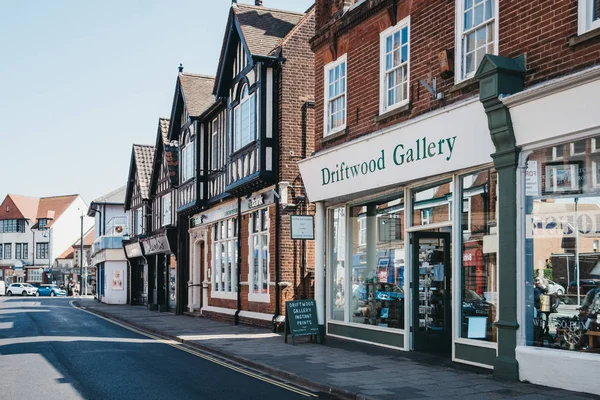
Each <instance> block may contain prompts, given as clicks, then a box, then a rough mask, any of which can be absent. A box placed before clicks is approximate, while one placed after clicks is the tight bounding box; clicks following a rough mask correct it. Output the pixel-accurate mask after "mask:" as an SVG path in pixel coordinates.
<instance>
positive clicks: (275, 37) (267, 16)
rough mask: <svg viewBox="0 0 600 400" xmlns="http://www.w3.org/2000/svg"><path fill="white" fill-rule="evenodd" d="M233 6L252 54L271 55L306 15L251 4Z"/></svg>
mask: <svg viewBox="0 0 600 400" xmlns="http://www.w3.org/2000/svg"><path fill="white" fill-rule="evenodd" d="M231 8H232V10H233V11H234V13H235V16H236V17H237V19H238V22H239V25H240V27H241V28H242V33H243V35H244V39H245V41H246V45H247V46H248V50H249V52H250V54H252V55H261V56H266V55H269V54H270V53H271V51H273V49H275V47H277V45H278V44H279V42H280V41H281V39H283V38H284V37H285V36H286V35H287V34H288V32H289V31H291V30H292V28H293V27H294V26H296V24H297V23H298V22H300V19H302V17H303V16H304V13H297V12H292V11H285V10H277V9H274V8H266V7H262V6H252V5H249V4H233V5H232V7H231Z"/></svg>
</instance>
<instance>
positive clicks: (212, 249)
mask: <svg viewBox="0 0 600 400" xmlns="http://www.w3.org/2000/svg"><path fill="white" fill-rule="evenodd" d="M340 3H344V4H343V6H344V7H345V8H342V9H341V11H340V10H338V11H339V12H334V11H335V10H333V11H332V10H331V9H330V8H331V7H334V8H335V7H336V6H331V5H327V2H325V1H317V4H316V5H315V7H314V8H311V9H310V10H309V11H307V13H306V14H296V15H295V14H293V13H292V14H285V15H282V14H278V13H279V11H277V10H271V9H267V8H264V7H262V6H258V5H257V6H247V5H242V4H239V5H238V4H233V5H232V8H231V11H230V15H229V19H228V23H227V24H228V25H227V34H226V36H225V40H224V50H223V51H222V55H221V59H220V61H219V70H218V71H217V76H216V78H210V77H205V76H200V75H194V74H188V73H184V72H183V71H182V70H180V73H179V74H178V77H177V82H176V88H175V96H174V102H173V106H172V111H171V116H170V118H169V119H168V120H167V119H163V120H161V121H162V125H161V122H159V131H158V134H157V141H156V143H157V144H156V146H146V147H144V146H139V145H134V149H133V153H132V163H131V167H130V173H129V181H128V185H129V186H128V191H127V192H128V194H127V198H126V209H127V210H128V211H129V212H130V227H129V230H130V236H131V238H130V239H129V240H128V241H126V242H125V251H126V254H127V258H128V277H127V282H128V288H129V289H128V291H129V292H128V293H129V298H128V301H129V302H130V303H132V304H143V305H148V306H149V307H150V308H153V309H159V310H171V311H175V312H177V313H198V314H201V315H203V316H207V317H210V318H215V319H221V320H226V321H231V322H234V323H240V322H241V323H248V324H254V325H260V326H265V327H270V328H273V329H275V330H276V329H278V328H279V327H280V326H281V323H282V322H283V316H284V310H285V301H287V300H295V299H303V298H314V299H315V300H316V303H317V314H318V321H319V325H320V328H321V331H322V334H323V335H324V336H331V337H339V338H343V339H347V340H352V341H358V342H366V343H369V344H375V345H378V346H383V347H388V348H393V349H399V350H405V351H425V352H431V351H434V352H438V353H440V354H446V355H447V356H448V357H451V358H452V360H454V361H456V362H460V363H466V364H471V365H474V366H478V367H482V368H487V369H492V370H493V371H494V374H495V375H496V376H498V377H501V378H506V379H513V380H517V379H520V380H526V381H530V382H533V383H539V384H544V385H550V386H556V387H561V388H566V389H572V390H579V391H582V390H583V391H588V392H592V393H600V386H599V384H598V383H597V381H596V379H595V374H596V371H598V367H599V366H600V356H599V355H598V352H599V350H598V348H600V338H598V337H597V336H599V332H600V328H599V325H598V323H597V322H596V318H597V314H598V312H600V280H599V279H600V253H599V252H598V251H599V250H598V241H599V240H600V229H598V227H597V224H598V223H600V222H599V221H600V172H599V171H600V168H599V167H598V164H597V162H598V161H600V119H599V118H598V113H597V112H595V108H597V107H596V104H597V102H596V101H595V98H596V97H597V96H596V94H595V93H597V90H598V89H600V68H599V67H598V66H597V64H598V60H599V57H595V58H594V57H592V56H590V55H589V52H590V51H597V50H598V43H597V42H594V41H592V42H588V43H586V44H584V45H583V47H581V46H582V45H581V44H580V43H581V42H577V43H576V44H574V45H573V46H572V47H571V48H568V51H571V52H574V53H577V52H581V51H587V53H586V54H587V55H586V57H588V58H587V59H585V60H581V63H580V64H573V65H570V66H569V69H568V71H565V74H562V75H560V76H559V75H557V74H554V75H552V74H550V73H547V74H545V75H544V74H541V73H540V75H539V76H536V78H535V79H533V78H532V77H531V75H530V72H531V70H532V68H535V65H536V64H535V60H536V58H535V54H536V51H538V50H539V49H537V48H527V50H528V51H529V54H533V55H534V56H533V57H534V58H533V60H534V61H533V62H528V61H527V60H526V58H525V57H517V56H518V55H519V54H521V53H522V51H521V50H522V48H517V50H515V48H512V47H511V50H510V51H508V50H507V49H508V48H507V47H506V48H505V47H503V46H508V44H507V42H508V41H507V42H500V45H498V42H497V41H496V42H495V43H492V45H491V47H489V50H491V51H489V52H487V53H489V54H487V55H485V56H483V55H482V57H480V60H481V62H479V63H477V65H478V68H477V69H476V70H472V71H471V74H470V76H468V78H466V79H465V76H463V77H462V78H460V79H457V80H455V79H451V78H448V77H446V78H443V77H442V76H440V77H438V81H437V88H436V89H435V90H437V91H438V93H437V94H439V93H445V96H446V97H444V95H442V96H438V95H437V94H436V96H433V97H431V98H430V96H429V94H427V95H423V94H422V93H421V94H418V93H417V92H418V89H416V87H419V85H422V83H421V82H420V81H419V80H420V79H422V78H423V79H424V78H425V74H424V75H423V76H415V77H414V78H411V79H413V80H414V82H412V81H409V80H408V78H406V80H407V82H408V83H407V84H406V88H407V89H406V91H405V94H406V98H407V102H406V103H405V104H402V103H398V104H397V105H396V106H395V108H394V109H391V110H390V108H389V107H388V108H385V107H382V108H380V109H379V111H378V113H377V114H376V115H375V118H373V115H370V114H369V115H367V114H368V112H366V111H364V110H369V109H370V108H369V107H370V106H373V104H376V105H377V106H381V105H382V104H387V103H386V102H385V101H387V100H385V101H384V100H381V98H380V97H381V96H380V95H379V94H377V93H378V92H379V91H380V90H381V88H382V87H386V86H385V84H384V83H381V82H380V77H379V76H376V75H373V76H371V75H370V74H366V73H365V69H364V68H366V67H365V66H364V65H361V64H360V63H359V62H358V58H357V57H360V56H365V57H371V56H373V55H372V54H371V55H369V54H367V55H365V54H366V53H364V52H367V51H369V50H368V48H369V47H368V46H360V45H359V43H363V42H361V40H362V41H369V40H373V41H375V42H376V46H375V47H376V50H377V51H376V53H377V54H376V55H375V56H374V57H376V59H379V57H380V55H381V56H382V59H381V60H383V59H385V51H384V49H385V48H386V47H385V46H386V43H387V37H386V35H387V34H388V33H389V37H391V38H392V39H391V41H390V42H389V43H394V41H395V40H397V41H399V43H400V44H399V45H398V46H399V47H402V46H403V45H402V43H403V39H401V38H402V35H408V33H406V32H415V33H414V35H417V33H418V32H422V31H421V30H419V29H420V27H421V26H424V25H427V24H429V20H428V19H427V18H425V17H423V15H424V14H422V13H420V11H421V9H420V7H425V6H424V5H414V6H413V8H414V9H411V7H408V6H405V5H403V3H402V4H399V3H401V2H395V1H391V0H390V1H376V2H358V3H357V4H356V5H354V4H346V3H348V2H340ZM349 3H353V2H349ZM450 3H453V2H444V4H443V5H441V6H440V10H441V11H440V12H446V11H448V12H449V13H450V14H452V15H454V14H455V12H456V9H455V8H454V7H455V6H456V7H458V5H455V4H452V6H451V5H450ZM459 3H461V4H462V2H457V3H456V4H459ZM487 3H489V2H486V4H487ZM340 7H341V6H340ZM461 7H463V6H461ZM492 10H494V9H492ZM495 10H497V11H498V8H497V7H496V8H495ZM498 12H500V13H502V10H499V11H498ZM315 14H316V20H315ZM250 15H252V17H250ZM267 15H268V18H275V19H286V20H287V22H288V26H289V28H288V29H289V30H287V31H282V32H279V33H278V34H279V41H277V42H276V43H277V45H275V46H274V47H272V48H270V49H268V51H265V50H264V49H262V48H259V47H258V46H257V47H254V45H253V43H252V35H249V34H246V35H245V32H249V30H245V29H252V28H256V26H260V23H259V22H260V18H267V17H266V16H267ZM486 15H487V14H486ZM491 15H492V16H491V17H490V21H491V22H489V23H490V24H491V25H490V26H491V27H492V28H493V27H494V24H496V26H495V29H496V33H498V32H500V35H501V37H503V36H502V34H503V33H504V34H506V35H508V34H507V31H503V30H502V29H501V27H500V28H498V26H497V24H498V16H497V15H494V14H493V13H492V14H491ZM359 16H360V17H359ZM254 18H257V19H256V20H255V19H254ZM407 18H408V19H407ZM315 21H316V27H315ZM494 21H495V22H494ZM571 22H572V21H571ZM361 26H362V27H365V26H370V29H371V31H373V32H371V33H373V35H372V38H371V36H369V35H370V33H369V32H370V31H369V30H365V29H359V28H360V27H361ZM405 28H406V30H404V29H405ZM395 31H397V32H399V35H398V38H396V36H394V35H395ZM423 34H424V35H434V36H435V34H436V31H435V29H433V30H432V31H431V32H428V33H423ZM353 35H358V36H356V37H353ZM412 35H413V33H410V36H412ZM496 36H497V35H496ZM307 38H311V39H310V44H309V42H308V40H307ZM359 39H360V40H359ZM454 39H455V38H454V37H452V38H449V39H448V40H449V41H450V44H444V45H440V46H445V48H450V47H451V45H452V44H453V42H454ZM410 40H413V39H408V36H407V38H406V41H407V42H408V43H411V42H410ZM380 41H381V42H380ZM380 43H381V48H380V47H379V44H380ZM561 46H562V45H561ZM576 46H579V47H576ZM311 47H312V49H311ZM558 47H560V46H558ZM563 47H564V46H563ZM567 47H568V46H567ZM523 49H524V48H523ZM307 50H308V51H307ZM564 50H565V49H563V48H562V47H560V51H564ZM407 51H408V46H407ZM430 51H431V50H430V49H429V48H427V50H425V46H424V47H423V48H417V47H415V48H414V49H413V50H410V52H411V53H410V54H411V55H410V57H411V61H410V62H411V63H412V66H411V68H412V69H413V70H414V71H420V70H419V68H418V67H419V65H420V64H419V63H429V61H427V60H429V58H427V57H428V56H430V54H422V55H421V54H420V52H430ZM539 51H541V50H539ZM313 52H314V54H313ZM360 52H363V53H360ZM380 52H381V54H380ZM273 54H275V55H276V56H273ZM494 54H510V55H511V56H510V57H508V56H501V55H494ZM403 57H404V56H403ZM562 57H567V56H566V55H563V56H562ZM569 57H574V58H576V57H577V56H576V55H572V56H569ZM463 61H464V60H463ZM381 62H383V61H381ZM307 65H311V66H312V65H314V68H312V67H311V68H308V72H307V67H306V66H307ZM354 65H359V67H356V68H355V69H353V68H354ZM374 65H375V68H377V69H379V66H378V65H377V64H374ZM428 65H429V64H428ZM538 65H539V64H538ZM406 68H408V66H406ZM428 68H431V67H428ZM542 69H543V66H542V67H539V68H538V69H537V71H538V72H539V71H540V70H542ZM407 71H408V69H407ZM458 71H459V69H457V71H456V72H455V73H456V74H457V75H459V72H458ZM301 72H302V73H301ZM313 72H314V73H313ZM384 72H385V71H384ZM433 72H434V73H435V74H437V73H438V72H439V71H438V67H437V65H436V67H435V68H433ZM444 72H445V73H447V72H448V71H447V70H445V71H444ZM567 72H568V74H567ZM461 74H462V73H461ZM446 75H447V74H446ZM383 76H386V75H385V74H383ZM407 76H409V75H408V74H407ZM429 82H430V84H431V83H432V82H431V81H429ZM380 84H381V85H382V86H380ZM413 84H414V85H413ZM336 85H337V86H336ZM369 85H372V86H374V89H373V91H374V92H375V93H376V95H375V97H372V96H370V94H369V92H368V88H369ZM365 88H367V89H365ZM408 88H411V89H410V90H409V89H408ZM429 88H430V89H431V86H430V87H429ZM421 89H422V90H423V91H424V90H425V89H423V88H421ZM409 93H410V94H409ZM353 96H354V97H353ZM340 104H342V106H341V107H340V106H339V105H340ZM388 106H389V104H388ZM342 120H343V121H342ZM238 121H239V122H238ZM340 121H342V122H343V123H341V124H340ZM597 140H598V142H597ZM150 148H152V149H150ZM150 153H151V154H150ZM293 215H310V216H314V227H315V229H314V240H312V241H301V240H293V239H292V237H291V232H290V229H291V225H290V224H291V222H290V220H291V217H292V216H293ZM582 382H585V384H584V385H583V386H585V387H582Z"/></svg>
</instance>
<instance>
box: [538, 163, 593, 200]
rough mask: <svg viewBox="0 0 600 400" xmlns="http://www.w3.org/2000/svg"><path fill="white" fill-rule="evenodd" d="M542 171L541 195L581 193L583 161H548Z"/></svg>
mask: <svg viewBox="0 0 600 400" xmlns="http://www.w3.org/2000/svg"><path fill="white" fill-rule="evenodd" d="M542 171H543V175H542V181H543V184H544V185H543V188H542V194H543V195H550V194H578V193H582V191H583V179H584V170H583V161H569V162H548V163H545V164H543V166H542Z"/></svg>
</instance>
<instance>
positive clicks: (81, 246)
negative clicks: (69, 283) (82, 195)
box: [79, 214, 83, 296]
mask: <svg viewBox="0 0 600 400" xmlns="http://www.w3.org/2000/svg"><path fill="white" fill-rule="evenodd" d="M79 248H80V254H79V296H81V293H82V290H83V214H81V239H80V242H79Z"/></svg>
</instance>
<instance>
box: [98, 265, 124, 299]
mask: <svg viewBox="0 0 600 400" xmlns="http://www.w3.org/2000/svg"><path fill="white" fill-rule="evenodd" d="M114 271H121V276H122V281H123V290H114V289H113V288H112V280H113V272H114ZM102 302H103V303H106V304H127V262H126V261H106V262H105V263H104V297H103V298H102Z"/></svg>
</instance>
